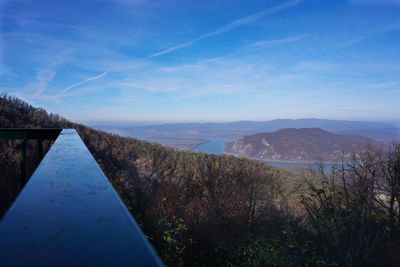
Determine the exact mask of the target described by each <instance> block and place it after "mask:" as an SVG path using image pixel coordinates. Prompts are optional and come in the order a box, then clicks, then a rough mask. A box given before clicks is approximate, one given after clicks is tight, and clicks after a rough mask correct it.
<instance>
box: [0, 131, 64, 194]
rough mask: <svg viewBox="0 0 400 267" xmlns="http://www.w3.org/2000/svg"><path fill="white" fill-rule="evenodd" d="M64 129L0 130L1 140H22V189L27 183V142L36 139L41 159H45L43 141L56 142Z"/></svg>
mask: <svg viewBox="0 0 400 267" xmlns="http://www.w3.org/2000/svg"><path fill="white" fill-rule="evenodd" d="M61 130H62V129H59V128H57V129H54V128H41V129H26V128H0V139H18V140H21V182H20V187H21V188H22V187H23V186H24V184H25V182H26V162H25V155H26V141H27V140H31V139H35V140H37V145H38V150H39V151H38V154H39V159H40V160H41V159H42V158H43V140H55V139H56V138H57V137H58V135H59V134H60V133H61Z"/></svg>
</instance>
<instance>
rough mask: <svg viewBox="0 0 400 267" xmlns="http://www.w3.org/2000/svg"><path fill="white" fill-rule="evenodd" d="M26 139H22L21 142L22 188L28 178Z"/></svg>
mask: <svg viewBox="0 0 400 267" xmlns="http://www.w3.org/2000/svg"><path fill="white" fill-rule="evenodd" d="M25 156H26V139H22V142H21V188H22V187H24V185H25V176H26V162H25Z"/></svg>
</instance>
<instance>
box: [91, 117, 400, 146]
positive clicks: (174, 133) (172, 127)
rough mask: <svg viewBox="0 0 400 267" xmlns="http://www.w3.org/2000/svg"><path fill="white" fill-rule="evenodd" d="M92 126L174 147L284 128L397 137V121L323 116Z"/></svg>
mask: <svg viewBox="0 0 400 267" xmlns="http://www.w3.org/2000/svg"><path fill="white" fill-rule="evenodd" d="M92 126H93V127H94V128H96V129H100V130H104V131H108V132H114V133H118V134H120V135H123V136H131V137H136V138H140V139H144V140H149V141H152V142H157V143H160V144H165V145H169V146H173V147H176V148H186V149H191V148H192V147H193V145H197V144H200V143H203V142H204V139H208V138H212V137H220V138H226V139H228V140H237V139H239V138H241V137H243V136H246V135H252V134H257V133H262V132H273V131H277V130H280V129H284V128H320V129H322V130H325V131H328V132H331V133H335V134H343V135H359V136H363V137H367V138H371V139H373V140H377V141H380V142H385V143H389V144H390V143H391V142H392V141H393V140H400V128H399V125H396V124H390V123H379V122H363V121H344V120H323V119H296V120H290V119H278V120H271V121H237V122H226V123H173V124H160V125H148V126H137V125H134V124H133V123H132V124H131V125H129V123H124V124H123V125H122V124H121V123H111V122H110V123H107V124H103V125H99V124H98V125H95V124H94V125H92Z"/></svg>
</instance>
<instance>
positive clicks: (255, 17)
mask: <svg viewBox="0 0 400 267" xmlns="http://www.w3.org/2000/svg"><path fill="white" fill-rule="evenodd" d="M302 1H303V0H294V1H289V2H285V3H282V4H280V5H276V6H274V7H271V8H267V9H265V10H263V11H261V12H258V13H255V14H252V15H250V16H248V17H245V18H241V19H238V20H235V21H232V22H230V23H228V24H226V25H224V26H222V27H221V28H218V29H216V30H215V31H212V32H209V33H206V34H203V35H200V36H199V37H197V38H195V39H193V40H191V41H189V42H186V43H182V44H179V45H176V46H173V47H170V48H168V49H166V50H163V51H160V52H157V53H154V54H152V55H151V56H150V57H158V56H161V55H164V54H167V53H170V52H172V51H175V50H178V49H181V48H184V47H188V46H191V45H193V44H194V43H197V42H198V41H200V40H203V39H205V38H208V37H211V36H215V35H219V34H222V33H224V32H227V31H230V30H232V29H235V28H237V27H239V26H242V25H245V24H248V23H251V22H254V21H257V20H259V19H261V18H262V17H265V16H267V15H269V14H273V13H276V12H278V11H281V10H283V9H286V8H289V7H292V6H295V5H297V4H299V3H300V2H302Z"/></svg>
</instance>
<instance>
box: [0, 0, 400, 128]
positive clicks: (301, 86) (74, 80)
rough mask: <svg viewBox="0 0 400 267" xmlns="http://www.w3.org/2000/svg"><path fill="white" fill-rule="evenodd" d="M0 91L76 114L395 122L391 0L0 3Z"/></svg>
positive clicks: (398, 9) (398, 60)
mask: <svg viewBox="0 0 400 267" xmlns="http://www.w3.org/2000/svg"><path fill="white" fill-rule="evenodd" d="M0 92H3V93H7V94H8V95H10V96H16V97H19V98H21V99H23V100H25V101H27V102H29V103H30V104H32V105H34V106H39V107H43V108H45V109H47V110H48V111H49V112H53V113H58V114H60V115H62V116H64V117H66V118H68V119H70V120H72V121H75V122H101V121H136V122H204V121H216V122H220V121H238V120H258V121H261V120H272V119H284V118H290V119H297V118H322V119H345V120H367V121H392V122H400V0H346V1H345V0H289V1H286V0H263V1H261V0H260V1H258V0H254V1H253V0H246V1H235V0H218V1H215V0H213V1H208V0H196V1H190V0H97V1H94V0H90V1H89V0H79V1H75V0H68V1H62V0H59V1H54V0H40V1H39V0H38V1H32V0H0Z"/></svg>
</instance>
